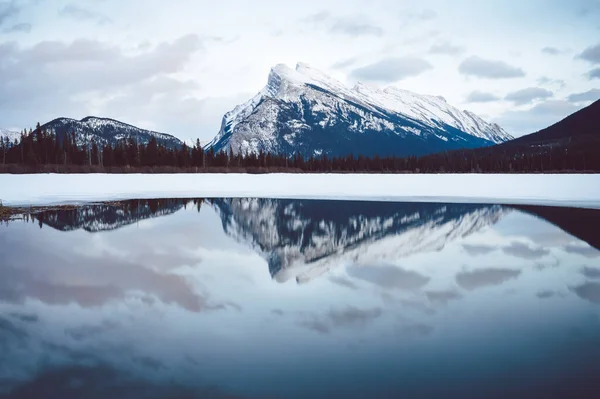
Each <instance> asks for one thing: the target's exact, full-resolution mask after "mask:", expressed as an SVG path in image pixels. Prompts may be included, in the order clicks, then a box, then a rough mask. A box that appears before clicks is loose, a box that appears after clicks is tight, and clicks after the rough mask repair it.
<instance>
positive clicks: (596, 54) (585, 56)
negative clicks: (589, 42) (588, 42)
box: [576, 43, 600, 64]
mask: <svg viewBox="0 0 600 399" xmlns="http://www.w3.org/2000/svg"><path fill="white" fill-rule="evenodd" d="M576 58H580V59H582V60H585V61H588V62H591V63H592V64H600V43H598V44H596V45H595V46H590V47H588V48H586V49H585V50H583V52H582V53H581V54H579V55H577V56H576Z"/></svg>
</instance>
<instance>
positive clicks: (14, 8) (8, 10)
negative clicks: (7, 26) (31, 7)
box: [0, 0, 21, 26]
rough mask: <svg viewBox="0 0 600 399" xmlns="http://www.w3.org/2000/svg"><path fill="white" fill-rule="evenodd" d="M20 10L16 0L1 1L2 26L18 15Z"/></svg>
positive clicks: (0, 23)
mask: <svg viewBox="0 0 600 399" xmlns="http://www.w3.org/2000/svg"><path fill="white" fill-rule="evenodd" d="M20 10H21V8H20V7H19V6H18V5H17V2H16V1H15V0H12V1H3V2H0V26H2V25H3V24H4V23H6V22H7V21H8V20H10V19H11V18H12V17H14V16H15V15H17V14H18V13H19V11H20Z"/></svg>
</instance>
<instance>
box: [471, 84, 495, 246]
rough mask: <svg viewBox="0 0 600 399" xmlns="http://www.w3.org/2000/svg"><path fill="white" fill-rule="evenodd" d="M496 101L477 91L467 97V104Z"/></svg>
mask: <svg viewBox="0 0 600 399" xmlns="http://www.w3.org/2000/svg"><path fill="white" fill-rule="evenodd" d="M498 100H500V97H498V96H497V95H495V94H492V93H487V92H484V91H479V90H475V91H472V92H471V93H469V95H468V96H467V102H468V103H489V102H492V101H498ZM463 247H464V245H463Z"/></svg>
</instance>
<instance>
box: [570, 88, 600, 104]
mask: <svg viewBox="0 0 600 399" xmlns="http://www.w3.org/2000/svg"><path fill="white" fill-rule="evenodd" d="M567 99H568V100H569V101H570V102H572V103H582V102H589V101H596V100H599V99H600V89H590V90H588V91H586V92H583V93H573V94H571V95H570V96H569V97H567Z"/></svg>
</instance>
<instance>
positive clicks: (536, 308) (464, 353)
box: [0, 199, 600, 399]
mask: <svg viewBox="0 0 600 399" xmlns="http://www.w3.org/2000/svg"><path fill="white" fill-rule="evenodd" d="M599 226H600V211H595V210H582V209H566V208H552V207H531V206H529V207H522V206H521V207H510V206H500V205H472V204H427V203H370V202H343V201H342V202H337V201H305V200H273V199H212V200H200V199H197V200H152V201H146V200H141V201H138V200H133V201H124V202H121V203H119V204H113V205H89V206H84V207H81V208H78V209H75V210H56V211H47V212H43V213H40V214H37V215H35V216H34V217H33V219H29V218H28V220H23V221H15V222H11V223H9V224H7V225H2V226H1V227H0V254H1V256H0V397H9V398H44V397H51V398H107V397H110V398H120V397H126V398H151V399H154V398H306V397H310V398H330V397H343V398H375V397H377V398H400V397H410V398H412V397H474V398H475V397H498V398H505V397H544V398H551V397H565V398H573V397H600V377H599V374H598V371H599V370H600V250H599V249H598V248H600V231H599V229H598V227H599Z"/></svg>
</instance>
